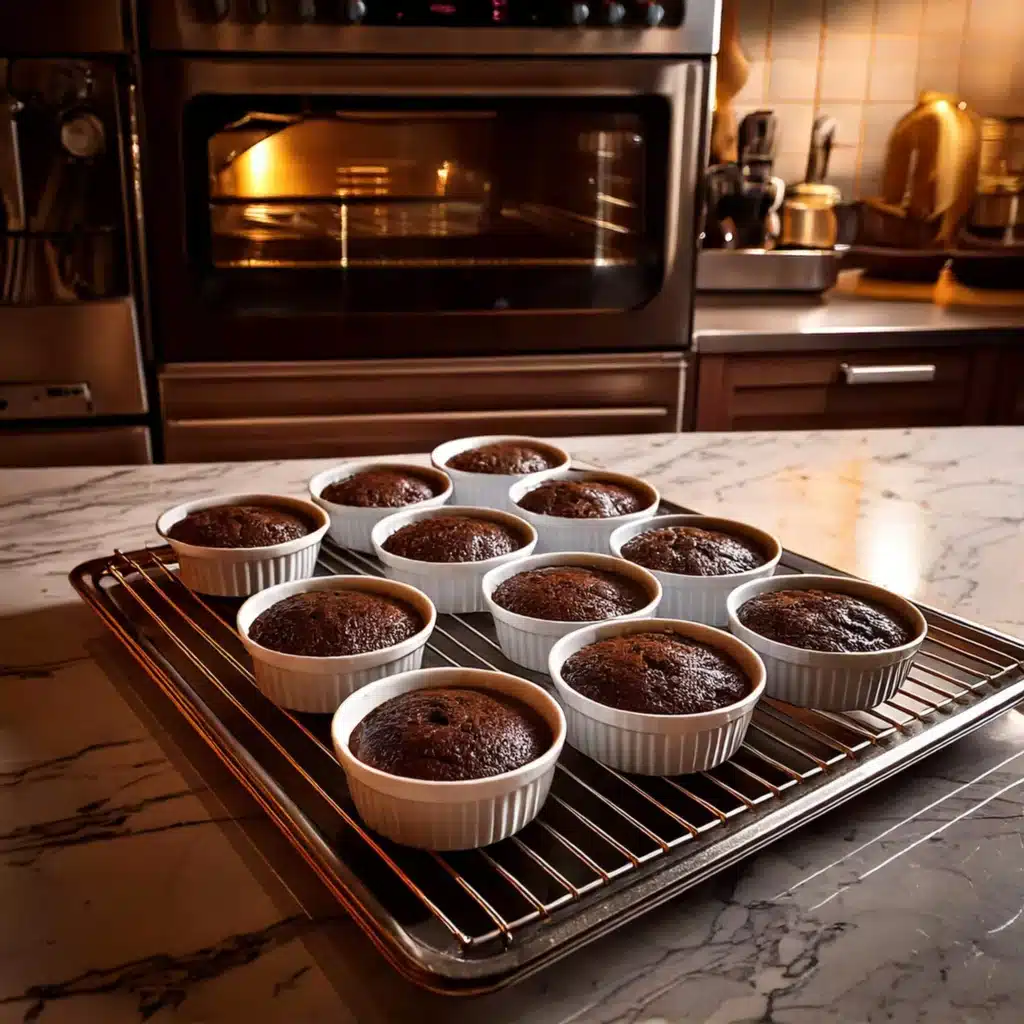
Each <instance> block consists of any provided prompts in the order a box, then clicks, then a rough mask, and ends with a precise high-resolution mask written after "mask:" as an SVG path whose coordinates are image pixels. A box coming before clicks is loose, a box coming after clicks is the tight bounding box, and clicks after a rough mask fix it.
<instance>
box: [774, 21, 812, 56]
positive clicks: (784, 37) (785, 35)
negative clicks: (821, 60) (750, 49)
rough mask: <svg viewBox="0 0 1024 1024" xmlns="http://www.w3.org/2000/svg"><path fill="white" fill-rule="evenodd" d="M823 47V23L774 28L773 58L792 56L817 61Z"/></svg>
mask: <svg viewBox="0 0 1024 1024" xmlns="http://www.w3.org/2000/svg"><path fill="white" fill-rule="evenodd" d="M820 49H821V24H820V23H819V24H818V25H816V26H815V25H810V24H800V25H787V26H785V27H783V28H778V27H776V28H773V29H772V37H771V42H770V43H769V53H770V54H771V59H772V60H777V59H779V58H790V59H793V60H806V61H808V62H811V63H816V62H817V60H818V53H819V51H820Z"/></svg>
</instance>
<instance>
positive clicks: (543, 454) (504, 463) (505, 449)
mask: <svg viewBox="0 0 1024 1024" xmlns="http://www.w3.org/2000/svg"><path fill="white" fill-rule="evenodd" d="M561 462H562V459H561V458H560V457H559V456H558V454H557V453H556V452H554V451H552V450H551V449H548V448H545V447H543V446H541V445H532V444H526V443H525V442H521V441H495V442H494V443H493V444H485V445H481V446H480V447H479V448H467V449H466V451H464V452H459V453H458V455H453V456H452V457H451V458H450V459H449V460H448V462H447V465H449V466H451V467H452V469H461V470H462V471H463V472H464V473H501V474H506V475H508V476H514V475H518V474H523V473H538V472H540V471H541V470H544V469H554V468H555V466H558V465H561Z"/></svg>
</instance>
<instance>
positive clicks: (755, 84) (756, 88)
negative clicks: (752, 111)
mask: <svg viewBox="0 0 1024 1024" xmlns="http://www.w3.org/2000/svg"><path fill="white" fill-rule="evenodd" d="M767 86H768V64H767V62H766V61H763V60H752V61H751V62H750V75H749V76H748V77H747V80H746V82H745V83H744V85H743V88H742V89H740V91H739V92H738V93H737V94H736V99H735V102H736V103H738V104H739V103H742V104H746V105H749V104H753V105H754V106H760V105H761V104H763V103H764V102H765V95H766V92H767Z"/></svg>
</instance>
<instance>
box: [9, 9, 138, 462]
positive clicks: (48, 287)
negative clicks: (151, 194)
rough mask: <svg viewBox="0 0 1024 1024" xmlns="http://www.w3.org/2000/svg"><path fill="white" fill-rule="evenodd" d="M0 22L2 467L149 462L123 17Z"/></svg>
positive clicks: (108, 12) (101, 13) (65, 13)
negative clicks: (137, 301)
mask: <svg viewBox="0 0 1024 1024" xmlns="http://www.w3.org/2000/svg"><path fill="white" fill-rule="evenodd" d="M0 8H2V10H0V465H3V466H10V465H39V464H44V465H67V464H71V463H83V462H84V463H112V462H148V461H150V459H151V454H150V436H149V425H148V422H147V417H146V413H147V400H146V388H145V382H144V377H143V368H142V352H141V345H140V331H139V316H138V307H137V304H136V299H137V295H138V282H139V273H138V270H139V268H138V264H137V261H136V259H135V249H134V247H135V234H134V225H135V217H134V206H133V202H132V196H133V193H134V185H135V173H134V171H135V167H134V165H133V160H132V154H131V146H130V138H131V120H132V83H131V74H130V56H129V47H130V43H129V39H128V35H127V33H126V31H125V23H124V20H123V14H124V12H123V10H122V7H121V3H120V0H96V2H95V3H90V4H89V5H88V7H87V8H86V6H85V5H81V4H78V5H76V4H75V3H73V2H72V0H36V2H34V3H32V4H0ZM15 8H16V10H15Z"/></svg>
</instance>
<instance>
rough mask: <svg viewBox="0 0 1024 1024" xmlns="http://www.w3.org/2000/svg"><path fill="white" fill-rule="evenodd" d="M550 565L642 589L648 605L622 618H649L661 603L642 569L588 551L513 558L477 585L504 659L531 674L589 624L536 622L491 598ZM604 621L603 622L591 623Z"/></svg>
mask: <svg viewBox="0 0 1024 1024" xmlns="http://www.w3.org/2000/svg"><path fill="white" fill-rule="evenodd" d="M554 565H571V566H580V567H581V568H584V569H600V570H602V571H603V572H609V573H615V574H616V575H618V576H626V577H628V578H629V579H631V580H634V581H635V582H636V583H639V584H640V586H642V587H643V588H644V590H645V591H646V592H647V594H648V595H649V596H650V601H648V603H647V604H646V605H644V607H643V608H640V609H638V610H637V611H635V612H631V613H630V614H629V615H624V616H621V617H622V618H630V619H640V618H645V617H647V616H650V615H653V614H654V613H655V611H657V609H658V602H659V601H660V600H661V584H660V583H658V581H657V580H656V579H655V577H654V575H653V574H652V573H651V572H650V571H649V570H647V569H644V568H643V567H642V566H639V565H634V564H633V563H632V562H627V561H626V560H625V559H622V558H612V557H611V555H596V554H593V553H592V552H589V551H565V552H562V553H560V554H555V555H532V556H530V557H528V558H517V559H516V560H515V561H514V562H508V563H507V564H506V565H500V566H498V568H497V569H492V570H491V571H490V572H489V573H488V574H487V575H486V576H485V577H484V578H483V583H482V584H481V586H482V589H483V595H484V600H485V601H486V602H487V609H488V611H490V613H491V615H492V616H493V618H494V629H495V632H496V633H497V635H498V643H499V645H500V646H501V649H502V651H503V653H504V654H505V657H506V658H508V659H509V660H510V661H514V662H515V663H516V664H517V665H522V666H523V668H528V669H532V670H533V671H534V672H547V670H548V655H549V654H550V653H551V648H552V647H553V646H554V643H555V641H556V640H558V639H560V638H561V637H563V636H565V635H566V634H567V633H572V632H574V631H575V630H577V629H580V628H582V627H583V626H589V625H593V622H590V621H582V622H569V621H566V620H553V619H537V618H533V617H532V616H530V615H517V614H516V613H515V612H510V611H509V610H508V609H507V608H502V607H501V605H499V604H496V603H495V602H494V600H493V599H492V597H491V595H492V594H493V593H494V591H495V590H496V589H497V588H498V586H499V585H500V584H502V583H504V582H505V580H507V579H510V578H511V577H513V576H518V575H519V574H520V573H523V572H529V571H530V570H531V569H543V568H546V567H548V566H554ZM594 621H605V620H594Z"/></svg>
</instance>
